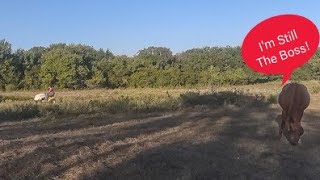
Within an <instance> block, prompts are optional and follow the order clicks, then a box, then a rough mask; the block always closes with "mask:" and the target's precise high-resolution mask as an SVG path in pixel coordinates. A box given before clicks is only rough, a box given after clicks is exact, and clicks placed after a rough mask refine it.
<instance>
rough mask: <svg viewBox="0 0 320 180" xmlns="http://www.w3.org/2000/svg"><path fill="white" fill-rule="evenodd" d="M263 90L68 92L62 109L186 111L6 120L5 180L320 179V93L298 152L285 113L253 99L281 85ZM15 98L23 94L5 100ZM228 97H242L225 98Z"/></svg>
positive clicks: (1, 149)
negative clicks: (283, 126) (165, 103)
mask: <svg viewBox="0 0 320 180" xmlns="http://www.w3.org/2000/svg"><path fill="white" fill-rule="evenodd" d="M315 84H316V82H311V83H310V85H308V87H316V86H315ZM259 86H260V87H259V88H261V89H260V90H259V89H258V88H257V89H254V88H253V87H252V88H251V86H249V87H248V86H241V87H236V88H237V89H240V90H234V88H229V89H228V90H224V89H220V91H221V93H217V92H214V93H212V92H210V91H211V90H210V89H206V90H204V89H201V90H186V89H178V90H166V89H147V90H143V91H142V90H134V89H130V90H90V91H76V92H70V91H65V92H59V98H63V100H61V101H60V102H59V103H62V104H63V103H64V102H69V100H70V101H73V100H74V99H77V100H79V102H81V101H84V100H85V97H89V96H90V95H92V97H90V98H93V99H94V96H99V97H103V98H110V99H112V98H115V99H117V98H121V97H124V98H126V97H129V98H131V99H134V100H137V99H139V98H140V99H143V100H145V97H151V98H149V101H147V100H145V102H148V103H153V104H154V105H155V107H158V106H156V105H157V104H159V102H161V100H163V99H165V100H166V99H170V98H171V99H180V101H178V105H179V103H181V102H184V101H186V102H184V104H185V106H181V108H179V109H174V110H173V109H171V108H168V109H167V110H163V111H160V112H157V109H154V110H152V111H150V112H149V113H147V112H139V111H137V112H132V111H128V112H121V111H119V112H117V113H115V114H111V113H106V112H100V113H96V112H95V113H91V114H83V113H80V114H69V115H68V116H45V117H43V118H32V119H29V120H24V121H3V122H0V179H68V180H69V179H181V180H182V179H317V178H318V177H319V175H320V155H319V153H318V152H319V150H320V146H319V143H320V141H319V139H320V135H319V130H318V129H319V128H320V121H318V119H319V117H320V114H319V113H320V111H319V110H318V107H319V106H320V94H313V95H312V97H311V105H310V107H309V108H308V110H307V111H306V113H305V116H304V118H303V127H304V128H305V134H304V135H303V137H302V142H301V144H300V145H299V146H297V147H293V146H291V145H289V144H288V143H287V142H286V141H285V140H284V139H282V140H280V141H279V140H278V138H277V130H278V124H277V123H276V122H275V121H274V120H275V117H277V115H278V114H279V113H280V109H279V107H278V106H277V105H270V104H268V103H267V102H266V101H264V100H262V99H256V98H257V97H258V98H259V96H252V94H254V93H256V92H257V91H259V93H261V92H266V91H268V90H265V89H263V88H266V87H269V88H270V89H272V87H273V86H272V85H271V84H268V85H259ZM255 87H256V86H255ZM274 87H275V88H274V89H273V90H270V94H266V96H267V97H268V95H272V94H273V93H274V92H276V91H278V89H277V88H276V87H279V84H278V83H275V84H274ZM222 88H224V87H222ZM245 89H249V92H246V90H245ZM167 91H168V93H169V95H168V93H167ZM190 91H192V92H190ZM271 91H272V92H271ZM93 92H96V94H93ZM231 92H232V93H231ZM228 93H231V94H228ZM248 93H249V94H248ZM32 94H33V93H30V92H24V93H22V95H21V96H24V97H26V96H32ZM85 94H86V95H85ZM181 94H182V96H181ZM9 95H10V96H11V95H14V93H7V94H5V96H9ZM108 95H109V96H108ZM183 96H187V97H186V99H184V100H183ZM156 97H158V99H157V98H156ZM230 97H232V98H230ZM193 98H196V99H195V100H194V99H193ZM198 98H200V100H199V99H198ZM201 98H203V99H201ZM228 98H229V100H228V101H230V100H231V101H233V100H236V101H235V102H233V103H232V102H229V103H227V104H225V103H224V102H228V101H221V99H223V100H226V99H228ZM252 98H253V99H252ZM208 99H209V100H210V101H208ZM96 100H97V99H95V101H96ZM153 100H156V101H153ZM212 100H215V101H218V102H219V103H218V104H217V103H212ZM104 101H106V102H110V101H109V99H104ZM131 101H132V100H130V102H131ZM221 102H223V103H221ZM257 102H258V104H257ZM13 103H25V102H13ZM237 103H239V104H237ZM4 104H5V105H8V102H6V103H3V104H2V105H4ZM146 104H147V103H146ZM160 104H161V103H160ZM228 104H232V105H228ZM8 106H9V105H8ZM44 106H47V105H44ZM113 106H114V107H117V106H115V105H113ZM113 106H112V107H113ZM124 106H125V107H127V105H124ZM48 107H51V108H52V106H50V105H48ZM118 107H119V108H122V107H121V106H118ZM143 109H144V108H143ZM144 110H145V109H144ZM77 111H78V110H77ZM83 111H85V110H83Z"/></svg>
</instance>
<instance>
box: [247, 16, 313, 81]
mask: <svg viewBox="0 0 320 180" xmlns="http://www.w3.org/2000/svg"><path fill="white" fill-rule="evenodd" d="M318 45H319V31H318V29H317V27H316V25H315V24H314V23H313V22H312V21H310V20H309V19H307V18H305V17H302V16H298V15H291V14H286V15H279V16H274V17H271V18H269V19H266V20H264V21H262V22H261V23H259V24H258V25H256V26H255V27H254V28H253V29H252V30H251V31H250V32H249V33H248V34H247V36H246V37H245V39H244V41H243V44H242V48H241V54H242V58H243V59H244V61H245V63H246V64H247V65H248V66H249V67H250V68H251V69H253V70H255V71H257V72H260V73H263V74H282V75H283V80H282V84H281V85H283V84H284V83H285V82H286V81H288V80H289V79H290V77H291V74H292V72H293V71H294V69H296V68H298V67H300V66H302V65H303V64H304V63H306V62H307V61H308V60H310V58H311V57H312V56H313V55H314V53H315V52H316V50H317V48H318Z"/></svg>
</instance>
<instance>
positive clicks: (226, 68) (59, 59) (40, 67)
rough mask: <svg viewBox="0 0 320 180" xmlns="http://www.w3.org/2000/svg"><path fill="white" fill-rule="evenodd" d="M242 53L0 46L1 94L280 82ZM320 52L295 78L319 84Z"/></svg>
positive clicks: (207, 49)
mask: <svg viewBox="0 0 320 180" xmlns="http://www.w3.org/2000/svg"><path fill="white" fill-rule="evenodd" d="M240 51H241V49H240V47H230V46H226V47H204V48H194V49H189V50H186V51H184V52H181V53H178V54H175V55H174V54H173V53H172V51H171V50H170V49H169V48H166V47H154V46H152V47H147V48H144V49H142V50H140V51H138V52H137V54H136V55H135V56H133V57H128V56H125V55H119V56H116V55H114V54H113V53H112V52H111V51H110V50H104V49H98V50H97V49H94V48H93V47H91V46H88V45H83V44H64V43H60V44H52V45H50V46H49V47H33V48H31V49H28V50H23V49H18V50H16V51H12V47H11V44H10V43H9V42H8V41H6V40H4V39H3V40H0V89H2V90H5V89H7V90H13V89H38V88H43V87H47V86H54V87H59V88H72V89H79V88H95V87H104V88H125V87H192V86H209V85H210V86H215V85H224V84H230V85H235V84H254V83H261V82H267V81H273V80H277V79H280V78H281V76H266V75H261V74H258V73H256V72H254V71H252V70H251V69H249V68H248V67H247V66H246V65H245V64H244V62H243V60H242V57H241V54H240ZM319 58H320V51H319V50H318V51H317V52H316V54H315V55H314V56H313V58H312V59H311V60H310V61H309V62H308V63H306V64H305V65H304V66H303V67H302V68H299V69H298V70H296V71H295V72H294V74H293V76H292V79H295V80H311V79H315V80H319V79H320V62H319Z"/></svg>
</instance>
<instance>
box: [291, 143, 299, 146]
mask: <svg viewBox="0 0 320 180" xmlns="http://www.w3.org/2000/svg"><path fill="white" fill-rule="evenodd" d="M290 144H291V145H293V146H296V145H297V144H298V143H296V142H290Z"/></svg>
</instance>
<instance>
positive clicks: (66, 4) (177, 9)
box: [0, 0, 320, 55]
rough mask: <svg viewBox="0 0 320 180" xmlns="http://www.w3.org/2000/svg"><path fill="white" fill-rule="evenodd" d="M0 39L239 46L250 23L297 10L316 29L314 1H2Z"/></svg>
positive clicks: (134, 46)
mask: <svg viewBox="0 0 320 180" xmlns="http://www.w3.org/2000/svg"><path fill="white" fill-rule="evenodd" d="M0 7H1V11H0V39H6V40H7V41H9V42H10V43H11V44H12V46H13V49H14V50H15V49H18V48H23V49H29V48H31V47H34V46H49V45H50V44H52V43H61V42H62V43H81V44H86V45H90V46H93V47H94V48H103V49H110V50H111V51H112V52H113V53H114V54H117V55H120V54H121V55H123V54H125V55H133V54H135V53H136V52H138V51H139V50H141V49H143V48H147V47H149V46H164V47H168V48H170V49H171V50H172V51H173V52H174V53H179V52H182V51H185V50H187V49H191V48H201V47H205V46H227V45H229V46H240V45H241V44H242V41H243V39H244V38H245V36H246V34H247V33H248V32H249V31H250V30H251V28H253V27H254V26H255V25H256V24H258V23H259V22H261V21H262V20H264V19H267V18H269V17H272V16H275V15H280V14H298V15H302V16H304V17H307V18H308V19H310V20H311V21H313V22H314V23H315V24H316V25H317V26H318V28H319V25H320V11H319V7H320V1H319V0H303V1H302V0H300V1H298V0H259V1H258V0H220V1H218V0H54V1H53V0H51V1H49V0H28V1H25V0H2V1H1V2H0Z"/></svg>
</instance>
